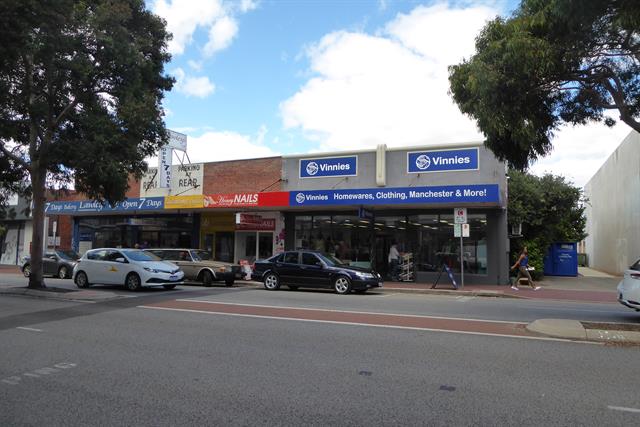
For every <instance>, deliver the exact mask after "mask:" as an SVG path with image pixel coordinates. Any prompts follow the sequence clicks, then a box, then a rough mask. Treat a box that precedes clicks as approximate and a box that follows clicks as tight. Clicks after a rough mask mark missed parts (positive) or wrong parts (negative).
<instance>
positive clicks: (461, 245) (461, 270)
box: [460, 232, 464, 288]
mask: <svg viewBox="0 0 640 427" xmlns="http://www.w3.org/2000/svg"><path fill="white" fill-rule="evenodd" d="M462 239H463V237H462V232H461V233H460V287H461V288H464V244H463V243H462Z"/></svg>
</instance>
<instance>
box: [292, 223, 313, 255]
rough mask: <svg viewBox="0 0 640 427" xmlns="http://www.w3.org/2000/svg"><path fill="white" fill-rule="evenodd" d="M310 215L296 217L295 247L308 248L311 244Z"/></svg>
mask: <svg viewBox="0 0 640 427" xmlns="http://www.w3.org/2000/svg"><path fill="white" fill-rule="evenodd" d="M311 221H312V217H311V216H298V217H296V226H295V248H296V249H310V244H311V226H312V222H311Z"/></svg>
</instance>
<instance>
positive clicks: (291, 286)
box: [288, 285, 298, 291]
mask: <svg viewBox="0 0 640 427" xmlns="http://www.w3.org/2000/svg"><path fill="white" fill-rule="evenodd" d="M288 286H289V289H290V290H292V291H297V290H298V287H297V286H293V285H288Z"/></svg>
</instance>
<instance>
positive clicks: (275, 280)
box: [264, 273, 280, 291]
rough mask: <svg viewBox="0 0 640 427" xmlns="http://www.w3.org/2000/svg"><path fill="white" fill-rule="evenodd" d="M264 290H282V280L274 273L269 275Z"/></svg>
mask: <svg viewBox="0 0 640 427" xmlns="http://www.w3.org/2000/svg"><path fill="white" fill-rule="evenodd" d="M264 288H265V289H266V290H268V291H275V290H276V289H279V288H280V278H279V277H278V275H276V274H274V273H269V274H267V275H266V277H265V278H264Z"/></svg>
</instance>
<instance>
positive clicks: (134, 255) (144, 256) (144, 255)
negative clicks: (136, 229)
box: [121, 250, 162, 261]
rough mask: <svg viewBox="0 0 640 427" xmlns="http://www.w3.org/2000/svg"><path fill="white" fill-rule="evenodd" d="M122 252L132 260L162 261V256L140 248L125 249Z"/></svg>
mask: <svg viewBox="0 0 640 427" xmlns="http://www.w3.org/2000/svg"><path fill="white" fill-rule="evenodd" d="M121 252H122V253H123V254H124V255H125V256H126V257H127V258H129V259H130V260H131V261H162V259H161V258H160V257H157V256H155V255H154V254H152V253H150V252H145V251H139V250H123V251H121Z"/></svg>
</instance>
